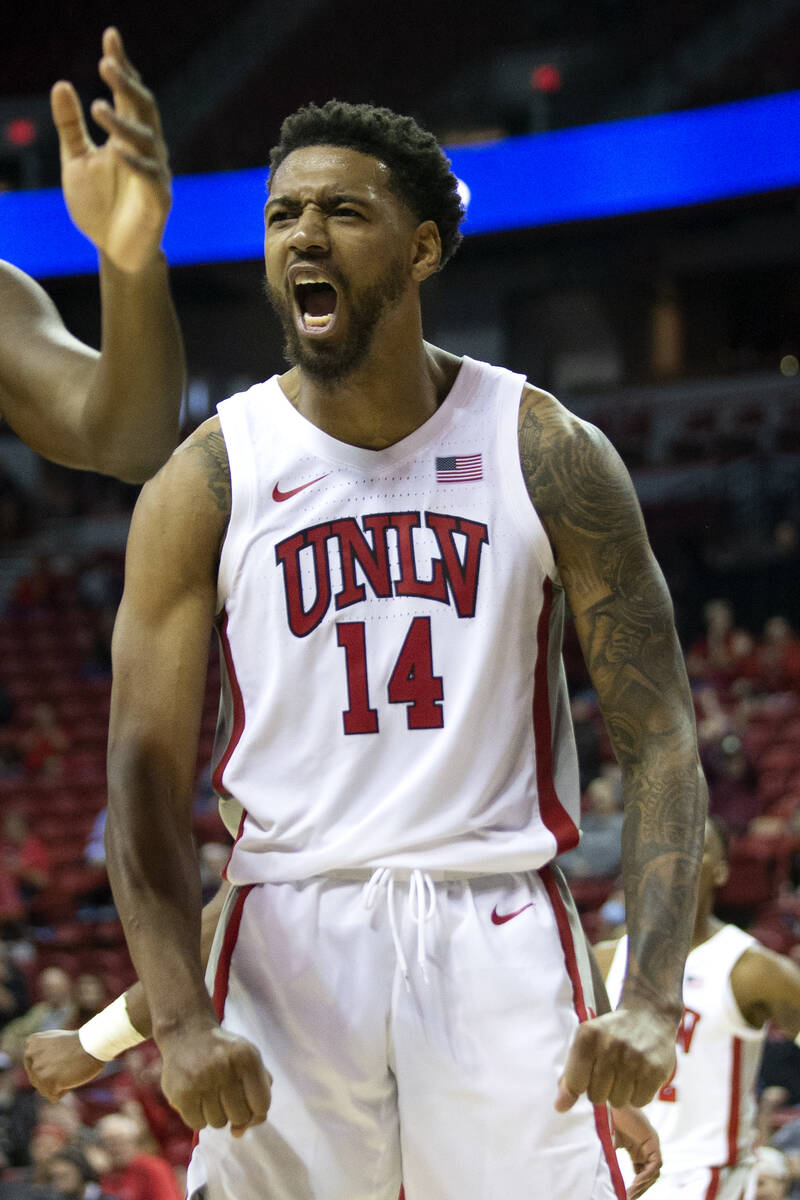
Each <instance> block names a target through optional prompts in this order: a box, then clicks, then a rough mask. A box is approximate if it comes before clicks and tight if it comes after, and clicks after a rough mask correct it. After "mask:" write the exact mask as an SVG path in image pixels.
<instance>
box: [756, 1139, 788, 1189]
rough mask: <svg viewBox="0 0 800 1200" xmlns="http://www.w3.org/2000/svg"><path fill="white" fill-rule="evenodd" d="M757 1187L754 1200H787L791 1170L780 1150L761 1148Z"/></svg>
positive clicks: (768, 1147) (769, 1147) (767, 1147)
mask: <svg viewBox="0 0 800 1200" xmlns="http://www.w3.org/2000/svg"><path fill="white" fill-rule="evenodd" d="M757 1180H758V1182H757V1186H756V1192H755V1196H754V1198H753V1200H786V1197H787V1196H788V1195H789V1169H788V1167H787V1164H786V1159H785V1158H784V1156H783V1154H781V1152H780V1150H776V1149H774V1147H772V1146H761V1147H760V1148H759V1151H758V1163H757Z"/></svg>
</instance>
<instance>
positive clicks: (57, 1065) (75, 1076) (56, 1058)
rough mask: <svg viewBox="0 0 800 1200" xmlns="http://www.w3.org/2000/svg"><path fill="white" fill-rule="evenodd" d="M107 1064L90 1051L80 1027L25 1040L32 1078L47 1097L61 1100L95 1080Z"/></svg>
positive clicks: (28, 1068)
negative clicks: (82, 1036)
mask: <svg viewBox="0 0 800 1200" xmlns="http://www.w3.org/2000/svg"><path fill="white" fill-rule="evenodd" d="M105 1065H106V1064H105V1063H104V1062H100V1061H99V1060H98V1059H96V1058H93V1057H92V1055H91V1054H87V1053H86V1051H85V1050H84V1048H83V1046H82V1045H81V1043H80V1040H79V1038H78V1033H77V1030H72V1029H51V1030H48V1031H47V1032H46V1033H33V1034H31V1036H30V1037H29V1038H28V1039H27V1041H26V1042H25V1070H26V1071H27V1073H28V1079H30V1081H31V1083H32V1084H33V1086H34V1087H35V1088H36V1090H37V1092H38V1093H39V1095H40V1096H44V1098H45V1100H50V1101H52V1102H55V1101H56V1100H60V1099H61V1097H62V1096H63V1095H65V1094H66V1093H67V1092H69V1091H70V1090H71V1089H72V1088H74V1087H80V1085H81V1084H82V1083H88V1082H89V1080H90V1079H94V1078H95V1076H96V1075H99V1074H100V1072H101V1071H102V1069H103V1067H104V1066H105Z"/></svg>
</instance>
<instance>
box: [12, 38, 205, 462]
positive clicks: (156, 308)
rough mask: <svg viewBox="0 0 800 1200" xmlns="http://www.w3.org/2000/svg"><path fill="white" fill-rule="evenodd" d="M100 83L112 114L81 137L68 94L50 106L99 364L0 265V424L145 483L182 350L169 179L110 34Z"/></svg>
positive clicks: (58, 90)
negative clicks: (84, 260)
mask: <svg viewBox="0 0 800 1200" xmlns="http://www.w3.org/2000/svg"><path fill="white" fill-rule="evenodd" d="M99 71H100V77H101V79H102V80H103V82H104V83H106V84H107V85H108V87H109V88H110V89H111V93H112V103H110V104H109V103H108V102H107V101H105V100H96V101H95V102H94V104H93V105H92V116H93V117H94V119H95V121H96V122H97V123H98V125H100V126H101V128H102V129H104V130H105V131H106V133H107V134H108V135H109V136H108V139H107V140H106V142H105V143H104V145H102V146H95V145H94V144H93V143H92V141H91V140H90V138H89V135H88V133H87V129H86V123H85V121H84V115H83V111H82V108H81V104H80V101H79V100H78V97H77V94H76V92H75V89H74V88H73V87H72V85H71V84H70V83H67V82H65V81H63V80H62V81H60V82H59V83H57V84H55V86H54V87H53V90H52V93H51V105H52V111H53V119H54V121H55V124H56V128H57V130H58V137H59V145H60V153H61V178H62V185H63V188H64V196H65V199H66V202H67V206H68V208H69V211H70V214H71V216H72V219H73V220H74V222H75V224H76V225H77V226H78V228H79V229H80V230H81V231H82V232H83V233H85V234H86V236H87V237H88V238H90V239H91V241H92V242H94V244H95V246H96V247H97V249H98V251H99V252H100V291H101V298H102V312H103V330H102V349H101V350H100V352H98V351H96V350H93V349H90V348H89V347H88V346H85V345H83V344H82V343H81V342H79V341H78V340H77V338H74V337H73V336H72V335H71V334H70V333H68V332H67V330H66V328H65V327H64V324H63V322H62V321H61V318H60V317H59V315H58V313H57V311H56V309H55V306H54V305H53V303H52V301H51V300H50V298H49V297H48V296H47V295H46V293H45V292H44V291H43V290H42V288H41V287H39V285H38V284H37V283H35V282H34V280H33V279H31V278H30V277H29V276H28V275H25V274H24V273H23V272H22V271H20V270H18V269H17V268H16V267H14V266H12V265H11V264H10V263H4V262H0V411H2V415H3V417H4V418H5V420H6V421H7V422H8V424H9V425H10V426H11V428H12V429H13V430H14V432H15V433H16V434H18V435H19V437H20V438H22V440H23V441H24V442H26V443H27V444H28V445H29V446H31V447H32V448H33V449H34V450H36V451H37V452H38V453H39V454H42V455H44V457H45V458H50V459H53V460H55V461H56V462H59V463H63V464H64V465H65V466H69V467H82V468H86V469H88V470H93V471H101V472H105V473H106V474H110V475H117V476H119V477H120V478H121V479H125V480H128V481H130V482H138V481H141V480H144V479H147V478H149V476H151V475H152V474H153V473H154V472H155V471H156V470H157V469H158V468H159V467H160V466H161V464H162V463H163V462H164V459H165V458H166V457H167V455H168V454H169V453H170V451H171V450H172V449H173V448H174V446H175V444H176V442H177V440H178V414H179V409H180V399H181V390H182V387H183V375H184V365H183V346H182V342H181V335H180V330H179V328H178V323H177V319H176V316H175V312H174V310H173V307H172V300H171V298H170V293H169V284H168V280H167V264H166V260H165V259H164V256H163V254H162V253H161V250H160V244H161V237H162V234H163V232H164V226H165V224H166V220H167V214H168V212H169V207H170V174H169V168H168V165H167V152H166V147H165V145H164V141H163V139H162V136H161V125H160V121H159V115H158V109H157V108H156V105H155V101H154V99H153V96H152V95H151V93H150V92H149V91H148V90H147V88H145V87H144V86H143V85H142V83H141V81H140V79H139V75H138V73H137V72H136V70H135V69H134V68H133V67H132V65H131V63H130V62H129V61H128V58H127V57H126V54H125V50H124V47H123V44H122V38H121V37H120V34H119V33H118V31H117V30H116V29H107V30H106V31H105V33H104V34H103V57H102V58H101V60H100V67H99Z"/></svg>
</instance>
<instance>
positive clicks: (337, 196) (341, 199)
mask: <svg viewBox="0 0 800 1200" xmlns="http://www.w3.org/2000/svg"><path fill="white" fill-rule="evenodd" d="M323 203H324V204H325V205H326V207H328V208H336V206H337V205H339V204H360V205H361V206H362V207H365V206H366V205H368V204H369V200H368V198H367V197H366V196H353V195H351V194H350V193H348V192H333V193H332V194H331V195H329V196H327V197H326V198H325V199H324V200H323ZM278 205H279V206H280V207H282V208H290V209H296V208H299V207H300V201H299V200H298V198H297V197H296V196H285V195H284V196H270V198H269V199H268V200H267V203H266V204H265V205H264V211H265V212H266V211H267V210H268V209H270V208H275V207H276V206H278Z"/></svg>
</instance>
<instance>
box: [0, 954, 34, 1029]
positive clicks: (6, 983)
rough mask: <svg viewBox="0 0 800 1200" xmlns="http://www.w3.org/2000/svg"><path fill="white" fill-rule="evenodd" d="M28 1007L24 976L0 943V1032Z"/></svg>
mask: <svg viewBox="0 0 800 1200" xmlns="http://www.w3.org/2000/svg"><path fill="white" fill-rule="evenodd" d="M29 1006H30V1000H29V997H28V984H27V981H26V979H25V976H24V974H23V973H22V971H20V969H19V967H18V966H17V964H16V963H15V962H14V960H13V958H12V957H11V953H10V951H9V948H8V946H7V945H6V943H5V942H0V1030H2V1029H3V1028H5V1026H6V1025H7V1024H8V1023H9V1021H13V1020H15V1018H16V1017H21V1016H22V1014H23V1013H24V1012H27V1010H28V1008H29Z"/></svg>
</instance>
